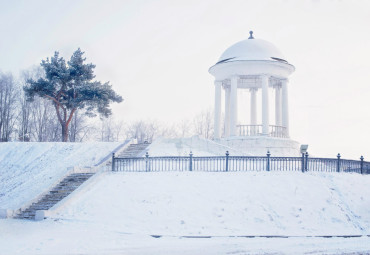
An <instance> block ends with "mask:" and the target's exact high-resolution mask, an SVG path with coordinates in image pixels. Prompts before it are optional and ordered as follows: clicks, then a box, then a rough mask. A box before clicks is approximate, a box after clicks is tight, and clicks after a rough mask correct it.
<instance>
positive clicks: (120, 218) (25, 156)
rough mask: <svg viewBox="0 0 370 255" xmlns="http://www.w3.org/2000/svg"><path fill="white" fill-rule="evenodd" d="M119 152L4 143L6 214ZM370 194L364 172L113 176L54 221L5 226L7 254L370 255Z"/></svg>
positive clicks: (0, 158) (2, 243)
mask: <svg viewBox="0 0 370 255" xmlns="http://www.w3.org/2000/svg"><path fill="white" fill-rule="evenodd" d="M119 145H120V144H119V143H93V144H64V143H56V144H55V143H46V144H36V143H34V144H33V143H22V144H20V143H4V144H1V146H0V171H1V172H0V174H1V175H0V180H1V181H0V191H1V192H0V208H5V209H11V208H18V207H19V206H20V205H22V204H23V203H25V202H27V201H28V200H30V199H33V198H34V197H35V195H37V194H39V193H40V192H43V191H45V189H47V188H48V187H49V186H50V185H51V184H52V183H54V182H55V180H57V179H58V177H59V176H63V174H64V173H65V172H66V171H67V169H68V167H72V166H80V167H85V166H94V165H96V164H98V163H99V162H101V160H102V158H104V157H105V156H107V155H108V156H110V153H111V152H112V151H113V150H114V149H115V148H116V147H117V146H119ZM161 146H162V145H158V146H157V147H155V148H160V147H161ZM166 146H167V145H165V146H164V147H166ZM170 149H172V150H173V151H175V149H176V148H172V147H171V148H170ZM158 152H160V151H159V150H158ZM199 152H200V150H199ZM153 154H154V153H153ZM369 187H370V175H360V174H356V173H353V174H351V173H312V172H307V173H301V172H265V171H261V172H213V173H211V172H187V171H185V172H141V173H125V172H110V171H107V172H105V173H101V174H99V175H97V176H95V178H94V180H93V181H92V182H91V183H90V184H89V181H88V182H87V183H86V185H84V187H83V192H78V193H76V194H77V195H76V194H75V195H74V194H72V195H70V197H69V198H67V199H69V201H68V203H66V204H65V205H64V206H62V207H60V210H58V212H57V213H56V214H54V215H52V216H51V218H48V219H46V220H44V221H41V222H35V221H26V220H17V219H0V236H1V238H0V247H1V249H0V254H123V253H124V254H266V252H268V253H278V254H280V253H284V254H303V253H307V254H323V253H324V254H339V253H344V252H348V253H349V252H359V251H361V252H364V251H366V252H368V251H370V196H368V191H369ZM327 235H333V236H343V235H344V236H345V235H357V236H360V237H356V238H330V239H328V238H320V236H327ZM184 236H187V238H184ZM189 236H190V237H192V238H188V237H189ZM245 236H249V237H250V236H260V237H258V238H246V237H245ZM261 236H285V237H288V238H276V239H275V238H263V237H261ZM193 237H198V238H193ZM199 237H201V238H199ZM204 237H206V238H204Z"/></svg>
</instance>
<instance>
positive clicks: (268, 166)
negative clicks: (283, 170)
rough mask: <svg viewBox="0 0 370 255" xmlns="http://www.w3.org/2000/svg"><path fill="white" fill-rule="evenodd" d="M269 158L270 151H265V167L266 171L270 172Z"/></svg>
mask: <svg viewBox="0 0 370 255" xmlns="http://www.w3.org/2000/svg"><path fill="white" fill-rule="evenodd" d="M270 156H271V153H270V151H267V166H266V171H270Z"/></svg>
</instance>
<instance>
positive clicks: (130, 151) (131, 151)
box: [116, 143, 150, 158]
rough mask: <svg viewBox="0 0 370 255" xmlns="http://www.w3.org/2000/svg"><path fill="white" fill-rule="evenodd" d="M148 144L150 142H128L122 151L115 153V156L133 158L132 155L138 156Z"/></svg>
mask: <svg viewBox="0 0 370 255" xmlns="http://www.w3.org/2000/svg"><path fill="white" fill-rule="evenodd" d="M149 145H150V143H138V144H130V146H128V147H127V148H126V149H125V150H124V151H122V153H120V154H119V155H116V157H117V158H133V157H140V156H142V155H140V154H141V153H143V152H144V150H145V149H146V148H147V147H148V146H149Z"/></svg>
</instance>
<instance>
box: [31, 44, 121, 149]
mask: <svg viewBox="0 0 370 255" xmlns="http://www.w3.org/2000/svg"><path fill="white" fill-rule="evenodd" d="M83 54H84V52H82V51H81V50H80V49H78V50H76V51H75V52H74V53H73V55H72V56H71V59H70V61H68V63H66V62H65V60H64V59H63V58H62V57H59V53H58V52H55V54H54V56H53V57H51V58H50V59H49V58H47V59H46V60H42V62H41V67H42V68H43V69H44V72H45V78H39V79H38V80H33V79H29V80H28V81H27V85H26V86H25V87H24V91H25V94H26V97H27V100H29V101H32V100H34V97H35V96H39V97H43V98H47V99H49V100H51V101H52V102H53V105H54V107H55V110H56V115H57V118H58V121H59V123H60V125H61V128H62V141H63V142H67V141H68V127H69V124H70V122H71V120H72V118H73V115H74V113H75V112H76V111H77V110H84V111H85V113H86V114H87V115H88V116H90V117H93V116H96V114H95V113H96V112H98V113H99V114H100V115H101V116H103V117H108V116H109V115H111V114H112V111H111V109H110V108H109V105H110V103H112V102H117V103H120V102H122V97H121V96H120V95H118V94H116V92H115V91H114V90H113V89H112V86H111V85H110V84H109V82H106V83H101V82H100V81H95V80H94V78H95V75H94V68H95V65H93V64H85V60H86V58H84V57H83Z"/></svg>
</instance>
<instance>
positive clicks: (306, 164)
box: [304, 151, 308, 172]
mask: <svg viewBox="0 0 370 255" xmlns="http://www.w3.org/2000/svg"><path fill="white" fill-rule="evenodd" d="M305 156H306V160H305V166H304V171H305V172H307V171H308V152H307V151H306V155H305Z"/></svg>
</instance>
